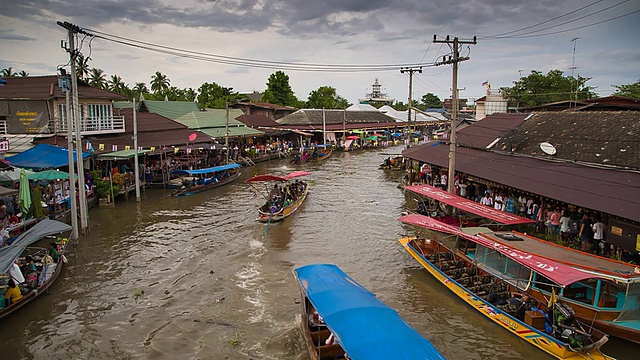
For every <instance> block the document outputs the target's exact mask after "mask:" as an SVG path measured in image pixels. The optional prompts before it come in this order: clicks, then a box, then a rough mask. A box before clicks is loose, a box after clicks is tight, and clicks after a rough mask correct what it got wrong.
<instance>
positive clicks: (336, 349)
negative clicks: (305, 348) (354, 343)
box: [316, 344, 344, 360]
mask: <svg viewBox="0 0 640 360" xmlns="http://www.w3.org/2000/svg"><path fill="white" fill-rule="evenodd" d="M316 349H317V351H318V355H319V358H320V359H321V360H333V359H343V358H344V357H343V356H344V350H343V349H342V347H341V346H340V345H339V344H333V345H322V346H320V347H318V348H316Z"/></svg>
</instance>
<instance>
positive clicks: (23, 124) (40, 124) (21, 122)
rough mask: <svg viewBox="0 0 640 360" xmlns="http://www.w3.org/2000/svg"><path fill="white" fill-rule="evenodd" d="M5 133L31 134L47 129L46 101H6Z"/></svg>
mask: <svg viewBox="0 0 640 360" xmlns="http://www.w3.org/2000/svg"><path fill="white" fill-rule="evenodd" d="M7 103H8V104H9V116H7V134H33V133H42V132H45V130H49V110H48V108H47V102H46V101H14V100H12V101H7Z"/></svg>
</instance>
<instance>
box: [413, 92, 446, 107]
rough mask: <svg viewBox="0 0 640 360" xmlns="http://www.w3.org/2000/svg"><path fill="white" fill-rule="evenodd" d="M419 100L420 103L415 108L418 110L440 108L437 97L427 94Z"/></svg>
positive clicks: (440, 102) (440, 101)
mask: <svg viewBox="0 0 640 360" xmlns="http://www.w3.org/2000/svg"><path fill="white" fill-rule="evenodd" d="M420 100H421V101H420V103H419V104H418V105H417V106H416V107H417V108H418V109H420V110H427V109H434V108H442V100H440V98H439V97H438V95H435V94H432V93H427V94H424V95H422V99H420Z"/></svg>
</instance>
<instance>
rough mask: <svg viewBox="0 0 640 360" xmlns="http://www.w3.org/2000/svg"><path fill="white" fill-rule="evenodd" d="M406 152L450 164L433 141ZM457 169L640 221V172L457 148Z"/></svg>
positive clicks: (441, 147)
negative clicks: (639, 187)
mask: <svg viewBox="0 0 640 360" xmlns="http://www.w3.org/2000/svg"><path fill="white" fill-rule="evenodd" d="M402 155H403V156H405V157H408V158H411V159H415V160H418V161H421V162H426V163H430V164H435V165H438V166H440V167H445V168H446V167H448V166H449V146H448V145H445V144H442V143H437V142H429V143H426V144H422V145H417V146H414V147H412V148H411V149H408V150H405V151H403V152H402ZM456 171H458V172H460V173H464V174H468V175H472V176H476V177H479V178H482V179H486V180H490V181H494V182H496V183H499V184H504V185H506V186H509V187H512V188H515V189H521V190H523V191H526V192H529V193H533V194H537V195H540V196H545V197H548V198H551V199H556V200H559V201H562V202H565V203H567V204H574V205H577V206H580V207H584V208H587V209H592V210H596V211H600V212H604V213H607V214H612V215H616V216H620V217H622V218H625V219H630V220H634V221H640V191H639V189H638V186H639V185H638V184H640V174H639V173H636V172H630V171H616V170H610V169H601V168H595V167H589V166H584V165H578V164H574V163H570V162H552V161H546V160H541V159H534V158H531V157H525V156H515V155H503V154H497V153H494V152H491V151H483V150H478V149H470V148H465V147H458V148H457V149H456Z"/></svg>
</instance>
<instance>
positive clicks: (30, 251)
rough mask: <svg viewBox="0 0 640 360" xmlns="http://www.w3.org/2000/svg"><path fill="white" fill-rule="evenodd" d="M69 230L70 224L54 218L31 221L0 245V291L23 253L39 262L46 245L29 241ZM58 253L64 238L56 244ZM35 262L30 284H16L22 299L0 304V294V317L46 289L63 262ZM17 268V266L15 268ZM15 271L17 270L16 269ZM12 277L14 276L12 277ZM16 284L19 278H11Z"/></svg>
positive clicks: (0, 299)
mask: <svg viewBox="0 0 640 360" xmlns="http://www.w3.org/2000/svg"><path fill="white" fill-rule="evenodd" d="M68 231H71V226H69V225H67V224H65V223H63V222H60V221H56V220H50V219H45V220H42V221H40V222H39V223H37V224H36V225H34V226H33V227H32V228H31V229H29V230H27V231H26V232H24V233H23V234H22V235H20V236H18V237H17V238H16V240H15V241H14V242H13V243H12V244H11V245H8V246H5V247H3V248H0V284H1V286H0V294H4V291H2V288H4V287H5V286H6V284H5V282H8V279H10V278H14V279H15V278H16V276H15V275H16V274H15V272H14V269H12V268H14V262H15V261H16V260H17V259H18V258H20V257H22V256H25V255H31V256H32V257H33V259H34V261H36V262H40V260H41V259H43V258H44V255H46V254H47V249H46V248H42V247H30V245H32V244H34V243H36V242H38V241H40V240H42V239H44V238H45V237H47V236H52V235H57V234H61V233H64V232H68ZM58 246H59V247H60V248H59V250H60V255H62V254H63V253H64V249H65V246H66V241H63V242H62V243H60V244H58ZM36 266H37V270H38V271H37V281H36V282H34V283H32V284H23V283H21V284H19V287H20V290H21V293H22V299H20V300H18V301H17V302H15V303H13V304H10V305H8V306H3V305H4V296H0V301H2V304H1V305H0V319H2V318H4V317H5V316H8V315H9V314H12V313H13V312H15V311H16V310H18V309H20V308H22V307H23V306H25V305H26V304H28V303H30V302H31V301H33V300H35V299H36V298H37V297H38V296H39V295H41V294H44V293H46V290H47V289H48V288H49V286H51V284H53V283H54V282H55V280H56V279H57V278H58V275H60V272H61V271H62V266H63V262H62V261H59V262H58V263H51V264H46V263H44V262H43V264H42V265H41V267H40V266H38V265H36ZM16 269H17V268H16ZM15 271H18V272H20V269H17V270H15ZM14 281H15V280H14ZM15 282H16V284H18V283H20V281H15Z"/></svg>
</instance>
